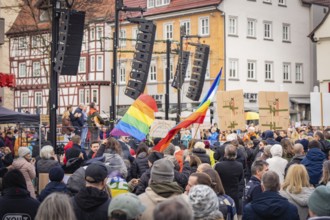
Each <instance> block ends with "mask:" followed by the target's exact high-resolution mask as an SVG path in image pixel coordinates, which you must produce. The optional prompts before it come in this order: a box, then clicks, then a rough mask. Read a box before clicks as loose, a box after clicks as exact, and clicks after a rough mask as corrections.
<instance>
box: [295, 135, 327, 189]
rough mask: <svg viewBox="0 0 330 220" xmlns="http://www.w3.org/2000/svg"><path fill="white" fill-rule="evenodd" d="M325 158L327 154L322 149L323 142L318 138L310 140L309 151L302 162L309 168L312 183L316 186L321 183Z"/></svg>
mask: <svg viewBox="0 0 330 220" xmlns="http://www.w3.org/2000/svg"><path fill="white" fill-rule="evenodd" d="M325 159H326V155H325V153H323V152H322V150H321V144H320V143H319V142H318V141H316V140H313V141H310V142H309V143H308V152H307V154H306V156H305V158H304V159H303V160H302V161H301V164H302V165H304V166H305V167H306V169H307V172H308V176H309V182H310V184H313V185H314V186H315V185H317V184H318V183H319V181H320V179H321V176H322V167H323V161H324V160H325Z"/></svg>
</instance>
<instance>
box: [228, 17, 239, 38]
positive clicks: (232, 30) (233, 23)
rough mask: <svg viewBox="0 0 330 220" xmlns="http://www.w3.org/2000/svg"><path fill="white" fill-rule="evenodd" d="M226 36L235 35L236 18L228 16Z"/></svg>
mask: <svg viewBox="0 0 330 220" xmlns="http://www.w3.org/2000/svg"><path fill="white" fill-rule="evenodd" d="M228 34H230V35H237V17H233V16H229V25H228Z"/></svg>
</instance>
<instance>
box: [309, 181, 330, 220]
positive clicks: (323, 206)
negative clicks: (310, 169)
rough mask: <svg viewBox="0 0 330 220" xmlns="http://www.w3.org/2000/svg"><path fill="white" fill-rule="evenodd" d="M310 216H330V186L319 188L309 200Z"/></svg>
mask: <svg viewBox="0 0 330 220" xmlns="http://www.w3.org/2000/svg"><path fill="white" fill-rule="evenodd" d="M308 208H309V215H310V216H311V217H315V216H328V217H329V216H330V186H319V187H317V188H316V189H315V191H314V192H313V193H312V195H310V197H309V199H308ZM310 219H313V218H310Z"/></svg>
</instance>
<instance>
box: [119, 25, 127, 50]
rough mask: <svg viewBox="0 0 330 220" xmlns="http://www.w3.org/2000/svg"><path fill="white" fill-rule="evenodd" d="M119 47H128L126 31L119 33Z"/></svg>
mask: <svg viewBox="0 0 330 220" xmlns="http://www.w3.org/2000/svg"><path fill="white" fill-rule="evenodd" d="M119 45H120V46H121V47H126V30H125V29H121V30H120V32H119Z"/></svg>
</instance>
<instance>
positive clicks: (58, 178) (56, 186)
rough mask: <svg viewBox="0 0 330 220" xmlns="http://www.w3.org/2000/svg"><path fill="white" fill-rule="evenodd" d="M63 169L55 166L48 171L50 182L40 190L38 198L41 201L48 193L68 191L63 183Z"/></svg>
mask: <svg viewBox="0 0 330 220" xmlns="http://www.w3.org/2000/svg"><path fill="white" fill-rule="evenodd" d="M63 177H64V170H63V169H62V167H58V166H55V167H53V168H52V169H50V171H49V180H50V182H49V183H48V184H47V185H46V187H45V188H44V189H43V190H42V191H41V193H40V195H39V196H38V200H39V201H40V202H42V201H43V200H44V199H45V198H46V197H47V196H48V195H49V194H51V193H53V192H63V193H69V191H68V189H67V187H66V185H65V184H64V183H63V181H62V180H63Z"/></svg>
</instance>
